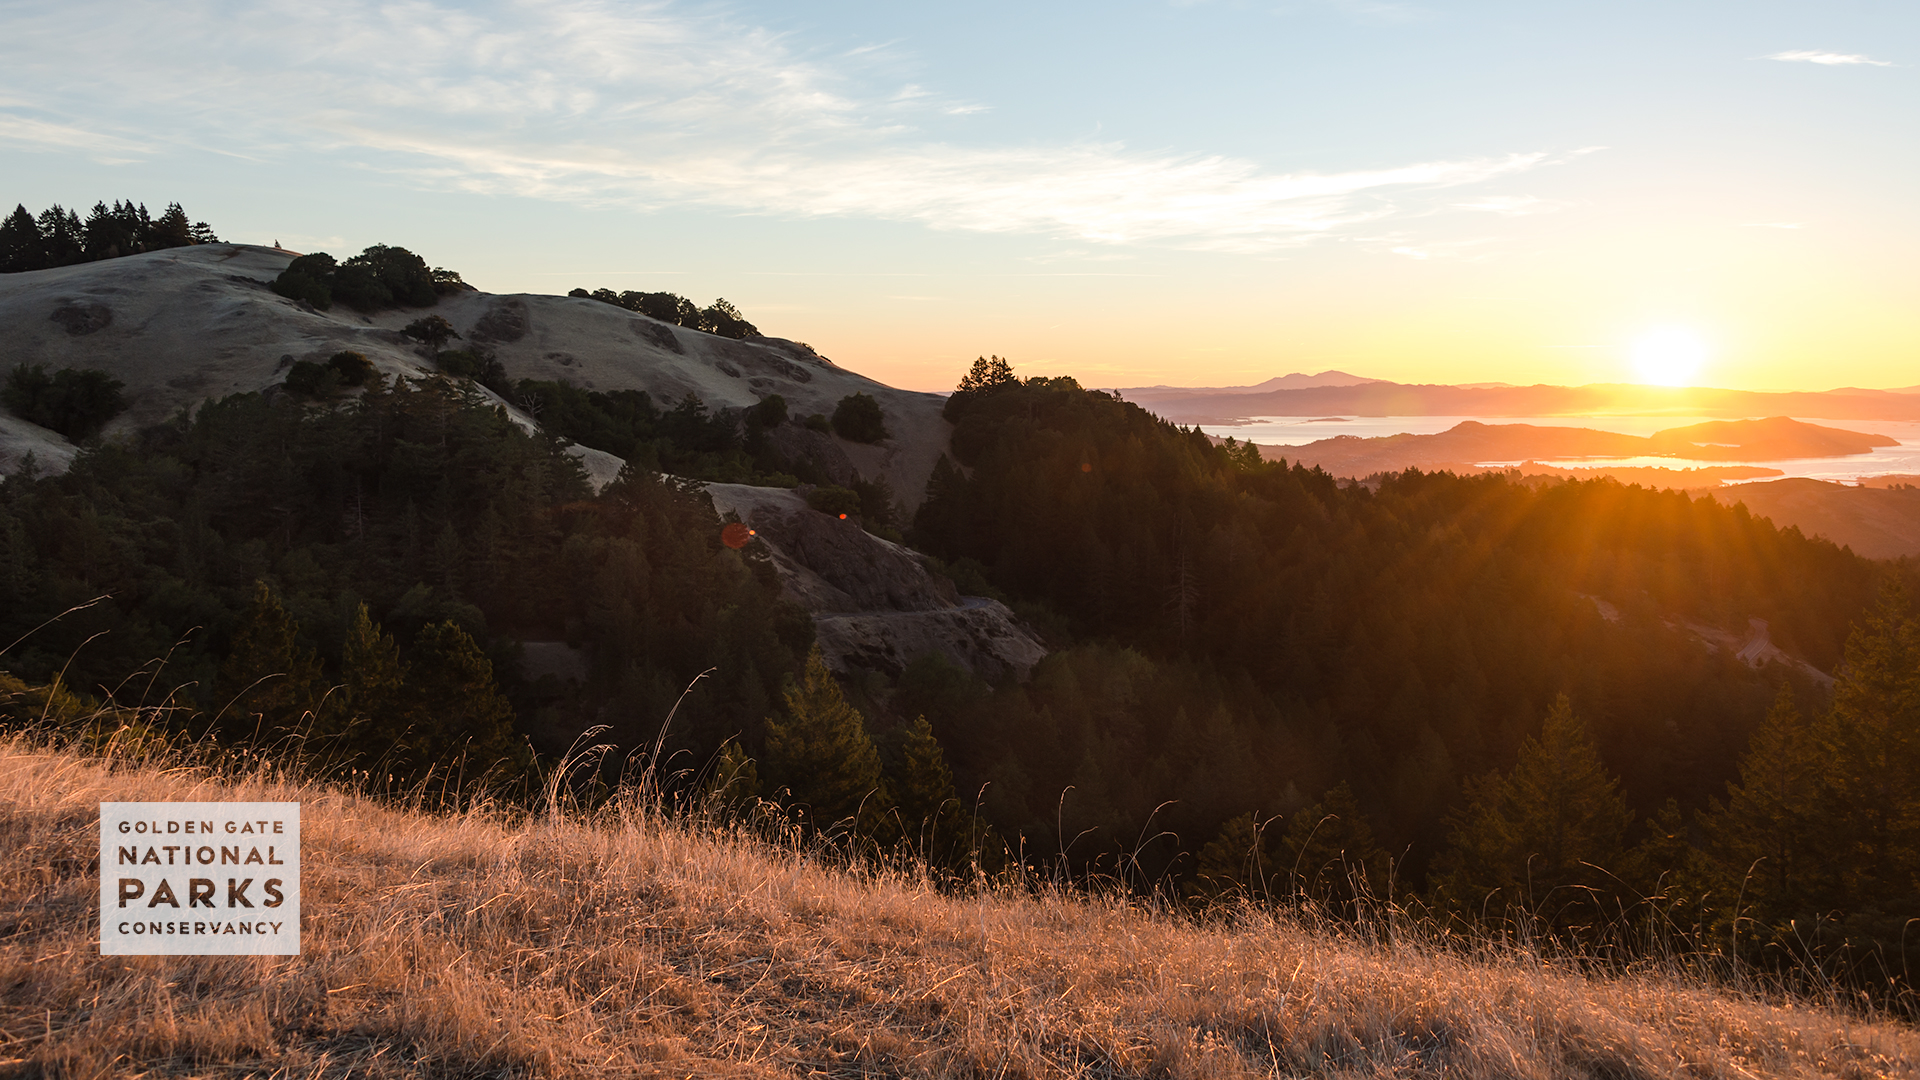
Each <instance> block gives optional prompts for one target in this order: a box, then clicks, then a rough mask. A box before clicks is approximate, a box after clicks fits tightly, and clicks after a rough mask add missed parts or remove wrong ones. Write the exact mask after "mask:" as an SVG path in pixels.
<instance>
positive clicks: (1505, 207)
mask: <svg viewBox="0 0 1920 1080" xmlns="http://www.w3.org/2000/svg"><path fill="white" fill-rule="evenodd" d="M1452 206H1453V208H1454V209H1456V210H1478V211H1480V212H1481V213H1486V214H1499V215H1501V216H1503V217H1525V216H1526V215H1528V214H1547V213H1552V212H1553V211H1555V210H1558V209H1560V208H1561V204H1560V203H1557V202H1554V201H1552V200H1550V199H1542V198H1540V197H1538V196H1536V195H1487V196H1483V197H1481V198H1477V199H1469V200H1467V201H1466V202H1457V203H1453V204H1452Z"/></svg>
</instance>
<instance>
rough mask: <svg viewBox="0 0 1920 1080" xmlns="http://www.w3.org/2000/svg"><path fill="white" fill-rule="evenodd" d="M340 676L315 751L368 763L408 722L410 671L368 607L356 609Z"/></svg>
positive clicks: (323, 713)
mask: <svg viewBox="0 0 1920 1080" xmlns="http://www.w3.org/2000/svg"><path fill="white" fill-rule="evenodd" d="M340 676H341V682H342V684H343V685H341V686H340V687H339V688H338V689H337V690H336V691H335V692H334V694H333V695H332V697H330V698H329V699H328V702H327V707H326V708H325V709H323V710H322V711H321V716H322V718H323V722H322V724H321V725H319V726H318V728H317V730H316V736H319V737H320V738H317V739H316V740H315V744H314V750H315V752H316V753H319V754H322V755H325V756H329V757H339V758H353V759H357V760H360V761H362V762H363V763H365V762H368V761H372V760H376V759H379V758H381V757H384V756H385V755H386V753H387V752H388V751H389V750H391V749H392V748H393V745H394V743H395V741H396V740H397V739H398V738H399V737H400V735H401V732H402V729H404V727H405V725H406V723H407V721H406V717H405V714H404V709H403V703H404V699H403V696H402V695H403V692H404V689H405V682H406V673H405V669H404V668H402V667H401V664H400V649H399V647H398V646H397V645H395V644H394V641H393V638H392V637H391V636H389V635H388V634H386V633H385V632H383V631H382V630H381V629H380V627H379V625H378V624H377V623H375V622H374V621H373V616H372V615H371V614H370V613H369V612H368V611H367V605H365V604H361V605H359V606H358V607H356V608H355V609H354V613H353V622H352V623H351V624H350V625H349V626H348V627H347V640H346V643H345V646H344V647H343V648H342V649H341V656H340ZM327 737H331V738H330V739H329V738H327Z"/></svg>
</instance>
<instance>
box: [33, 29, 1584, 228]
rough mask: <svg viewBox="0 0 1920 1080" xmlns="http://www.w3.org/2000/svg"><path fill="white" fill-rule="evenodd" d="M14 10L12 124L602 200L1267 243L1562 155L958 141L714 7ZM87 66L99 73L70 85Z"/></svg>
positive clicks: (423, 180)
mask: <svg viewBox="0 0 1920 1080" xmlns="http://www.w3.org/2000/svg"><path fill="white" fill-rule="evenodd" d="M10 11H11V12H12V14H8V15H6V16H0V72H4V74H0V95H5V98H6V99H8V100H9V101H10V102H12V103H13V108H12V109H11V112H12V113H13V114H14V115H8V113H6V112H0V117H5V119H4V120H0V138H12V139H15V140H21V139H37V140H38V141H40V142H41V143H44V144H47V145H61V144H59V143H58V141H57V140H58V139H60V138H67V139H68V140H70V141H69V142H68V143H67V144H66V145H70V146H74V147H81V146H82V141H83V140H84V139H87V138H92V139H96V140H99V143H98V147H97V148H96V149H98V150H100V151H105V150H107V149H109V148H110V147H111V146H114V145H120V144H122V143H124V144H126V145H128V146H135V145H138V146H145V147H149V148H156V147H165V146H168V145H172V146H183V145H195V146H205V145H214V146H217V147H218V148H219V149H220V150H222V151H224V152H228V153H245V154H249V155H256V156H266V157H269V158H272V157H274V156H276V155H280V156H282V157H283V158H290V157H291V156H292V155H294V154H297V153H302V152H314V151H319V152H324V153H327V154H329V155H332V156H333V157H335V158H336V159H339V160H346V161H353V162H357V163H359V164H362V165H364V166H367V167H370V168H375V169H381V170H385V171H387V172H389V173H392V174H396V175H400V176H403V177H406V178H408V179H410V180H411V181H412V182H415V183H419V184H422V185H432V186H439V187H449V188H456V189H462V190H470V191H479V192H494V193H510V194H516V195H523V196H529V197H535V198H543V199H555V200H565V201H570V202H576V203H586V204H595V205H628V206H635V207H642V208H658V207H665V206H671V205H699V206H709V207H717V208H724V209H730V210H733V211H737V212H744V213H760V214H780V215H795V216H822V215H844V216H865V217H874V218H884V219H891V220H900V221H913V222H920V223H923V224H925V225H928V226H931V227H934V228H941V229H963V230H973V231H982V232H1028V233H1042V234H1051V235H1059V236H1064V237H1069V238H1074V239H1079V240H1083V241H1094V242H1101V243H1108V244H1112V243H1134V242H1156V243H1170V244H1177V245H1179V246H1185V247H1195V248H1202V249H1215V250H1234V251H1263V250H1272V249H1274V248H1278V247H1285V246H1289V245H1294V244H1299V243H1303V242H1306V241H1308V240H1310V239H1312V238H1313V237H1316V236H1320V235H1325V234H1328V233H1330V232H1336V231H1339V230H1343V229H1347V228H1350V227H1352V226H1354V225H1357V224H1359V223H1364V222H1372V221H1377V220H1379V219H1381V218H1385V217H1389V216H1393V215H1395V214H1397V213H1404V212H1406V210H1407V208H1408V204H1419V203H1420V201H1421V200H1423V199H1425V200H1428V201H1429V202H1430V201H1431V200H1432V198H1433V197H1434V195H1433V193H1436V192H1439V191H1442V190H1451V189H1456V188H1461V187H1465V186H1469V185H1473V184H1477V183H1480V182H1482V181H1486V180H1490V179H1492V178H1495V177H1502V176H1510V175H1513V174H1516V173H1521V172H1525V171H1527V170H1531V169H1536V168H1539V167H1541V166H1543V165H1546V164H1549V163H1551V162H1553V161H1556V160H1560V159H1559V158H1556V157H1554V156H1552V155H1549V154H1547V153H1544V152H1529V153H1511V154H1503V155H1493V156H1485V155H1482V156H1465V157H1460V158H1455V159H1442V160H1434V161H1423V162H1413V163H1400V164H1394V165H1389V166H1386V167H1381V168H1372V169H1359V170H1345V171H1314V170H1310V169H1296V170H1285V171H1276V170H1273V169H1271V168H1266V167H1263V166H1262V165H1260V164H1259V163H1256V162H1253V161H1248V160H1244V159H1240V158H1233V157H1226V156H1219V155H1207V154H1196V153H1180V152H1176V151H1171V150H1160V151H1141V150H1135V149H1132V148H1130V147H1128V146H1127V145H1125V144H1124V143H1120V142H1114V141H1081V142H1072V143H1065V144H1021V145H977V144H970V143H960V142H956V141H955V140H954V137H953V136H952V135H951V134H946V135H944V136H943V135H939V134H937V133H936V132H938V131H944V130H950V129H951V128H952V125H953V124H954V123H956V121H953V120H951V119H949V118H950V117H953V116H956V115H968V114H972V113H977V112H981V111H984V110H985V109H986V106H985V105H984V104H981V103H974V102H967V101H960V100H956V99H952V98H949V97H947V96H945V95H943V94H941V93H939V92H937V91H935V90H930V89H927V88H924V87H921V86H917V85H912V84H905V85H902V84H900V83H898V82H893V83H889V82H888V81H887V76H886V75H885V71H886V70H888V68H887V65H879V66H877V67H867V66H863V61H862V57H861V56H860V55H858V52H859V51H858V50H855V52H854V53H848V52H845V51H841V52H838V53H836V54H833V55H831V56H825V55H824V54H817V53H813V52H809V51H808V50H807V49H805V48H804V47H803V46H802V45H800V44H798V43H795V42H793V41H791V40H789V39H787V38H784V37H782V36H781V35H778V34H774V33H772V32H769V31H767V30H765V29H763V28H760V27H755V26H751V25H743V24H741V23H739V22H737V21H735V20H734V18H733V17H732V16H731V15H728V14H726V13H725V12H724V11H723V12H721V13H719V14H714V13H712V12H711V11H699V12H696V11H689V10H685V9H683V8H681V7H679V6H677V5H674V4H671V3H666V2H653V3H637V4H636V3H624V4H623V3H615V2H613V0H558V2H536V0H490V2H489V0H482V2H480V3H475V4H466V5H461V6H453V5H451V4H442V3H435V2H433V0H390V2H382V0H339V2H333V3H322V2H313V0H265V2H262V3H253V4H249V3H240V2H238V0H179V2H165V3H163V2H158V0H79V2H78V3H75V4H68V5H63V6H62V7H61V8H60V10H58V11H57V12H55V11H53V10H52V9H51V7H33V8H27V7H21V6H15V7H13V8H11V9H10ZM100 25H113V26H114V27H115V30H114V33H112V34H110V35H101V34H98V33H96V32H95V31H94V30H93V29H92V28H94V27H97V26H100ZM81 70H84V71H86V72H88V77H87V79H86V80H79V79H74V78H72V77H71V73H72V72H74V71H81ZM129 103H139V104H132V105H130V104H129ZM21 104H25V105H26V106H28V108H20V105H21ZM31 116H38V117H44V118H48V119H40V120H35V119H30V118H29V117H31ZM966 123H969V124H970V123H973V121H967V122H966ZM130 132H138V133H139V136H138V138H135V137H133V136H132V135H130V134H129V133H130ZM975 137H976V138H977V136H975ZM1494 202H1497V200H1493V201H1487V205H1486V206H1484V207H1482V208H1485V209H1494V208H1495V207H1494V205H1493V203H1494ZM1516 205H1517V204H1516ZM1501 212H1517V211H1513V210H1508V211H1501Z"/></svg>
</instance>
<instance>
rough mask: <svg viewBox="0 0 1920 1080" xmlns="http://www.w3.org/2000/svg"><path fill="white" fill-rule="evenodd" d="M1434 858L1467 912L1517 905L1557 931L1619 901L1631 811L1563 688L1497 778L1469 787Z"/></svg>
mask: <svg viewBox="0 0 1920 1080" xmlns="http://www.w3.org/2000/svg"><path fill="white" fill-rule="evenodd" d="M1467 796H1468V802H1467V806H1466V809H1465V810H1464V811H1462V812H1461V813H1460V814H1458V815H1457V816H1456V817H1454V818H1453V819H1452V821H1451V824H1452V826H1453V829H1452V835H1451V836H1450V837H1449V847H1448V850H1447V851H1446V852H1444V853H1443V854H1442V856H1441V858H1440V860H1439V871H1440V872H1439V875H1438V890H1437V891H1438V892H1440V893H1441V894H1442V896H1443V898H1444V899H1445V901H1446V902H1447V903H1449V904H1451V905H1453V906H1454V907H1456V908H1457V909H1460V910H1464V911H1466V912H1469V913H1477V912H1479V911H1483V910H1484V911H1487V912H1488V913H1490V914H1496V915H1499V914H1505V913H1509V912H1514V911H1516V910H1517V911H1518V912H1521V913H1524V914H1526V915H1529V916H1531V917H1532V918H1533V919H1535V920H1537V921H1538V922H1539V923H1541V924H1542V925H1544V926H1545V927H1546V928H1547V929H1549V930H1551V931H1555V932H1564V931H1571V930H1576V929H1579V928H1582V927H1586V926H1591V925H1593V924H1594V923H1595V922H1597V921H1599V920H1603V919H1605V918H1607V917H1609V916H1610V915H1611V914H1612V913H1613V912H1614V911H1615V910H1616V902H1617V901H1619V900H1621V899H1622V897H1621V895H1620V886H1619V883H1618V881H1617V880H1616V879H1615V878H1614V877H1613V876H1612V873H1611V872H1610V871H1611V870H1612V869H1613V868H1615V867H1619V866H1622V865H1623V859H1622V856H1623V855H1624V853H1625V843H1626V833H1627V826H1628V825H1629V824H1630V823H1631V822H1632V820H1633V814H1632V812H1631V811H1629V810H1628V809H1627V806H1626V803H1625V801H1624V800H1623V799H1622V798H1621V796H1620V791H1619V782H1618V781H1617V780H1615V779H1614V777H1613V776H1612V775H1610V774H1609V773H1608V772H1607V768H1606V766H1605V764H1603V763H1602V762H1601V760H1600V751H1599V749H1598V747H1596V746H1595V745H1594V743H1593V739H1592V737H1591V736H1590V735H1589V734H1588V733H1587V729H1586V725H1585V724H1582V723H1581V722H1580V720H1579V718H1578V717H1576V716H1575V715H1574V713H1573V706H1572V704H1571V703H1570V702H1569V701H1568V700H1567V696H1566V695H1565V694H1561V695H1560V696H1559V697H1558V698H1557V699H1555V701H1554V703H1553V707H1552V708H1550V709H1549V710H1547V716H1546V720H1545V722H1544V723H1543V724H1542V726H1541V731H1540V734H1539V736H1538V737H1536V738H1531V739H1528V740H1527V741H1526V742H1525V743H1524V744H1522V746H1521V747H1520V760H1519V761H1518V762H1517V763H1515V765H1514V767H1513V771H1511V772H1509V773H1508V774H1507V775H1505V776H1501V775H1500V774H1498V773H1491V774H1488V775H1487V776H1484V777H1481V778H1480V779H1478V780H1474V781H1470V782H1469V783H1468V785H1467Z"/></svg>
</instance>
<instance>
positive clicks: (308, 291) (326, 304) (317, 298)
mask: <svg viewBox="0 0 1920 1080" xmlns="http://www.w3.org/2000/svg"><path fill="white" fill-rule="evenodd" d="M336 269H338V264H337V263H335V262H334V260H333V256H331V255H329V254H327V253H326V252H324V251H316V252H314V253H313V254H311V255H302V256H300V257H299V258H297V259H295V260H293V261H292V262H290V263H288V264H287V268H286V269H285V270H282V271H280V276H279V277H277V278H274V279H273V291H274V292H277V293H279V294H280V295H281V296H284V297H286V298H287V299H289V300H300V301H303V302H305V303H308V304H311V305H313V306H314V307H316V308H319V309H320V310H321V311H325V310H327V309H328V308H330V307H332V306H333V285H332V282H333V275H334V271H335V270H336Z"/></svg>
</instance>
